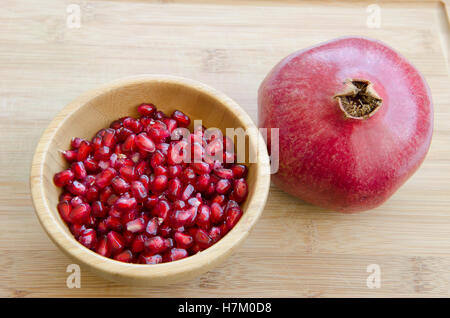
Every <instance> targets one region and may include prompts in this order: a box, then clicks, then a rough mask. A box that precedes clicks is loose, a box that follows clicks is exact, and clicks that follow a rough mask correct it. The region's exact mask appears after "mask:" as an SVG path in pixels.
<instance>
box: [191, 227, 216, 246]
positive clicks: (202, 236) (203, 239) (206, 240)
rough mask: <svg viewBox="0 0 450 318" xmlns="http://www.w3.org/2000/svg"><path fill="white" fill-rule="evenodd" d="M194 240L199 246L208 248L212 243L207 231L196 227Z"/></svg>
mask: <svg viewBox="0 0 450 318" xmlns="http://www.w3.org/2000/svg"><path fill="white" fill-rule="evenodd" d="M194 240H195V242H196V243H197V244H198V245H199V246H200V247H201V248H208V247H209V246H210V245H211V244H212V239H211V238H210V237H209V235H208V233H207V232H206V231H205V230H202V229H197V230H196V231H195V235H194Z"/></svg>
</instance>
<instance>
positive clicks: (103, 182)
mask: <svg viewBox="0 0 450 318" xmlns="http://www.w3.org/2000/svg"><path fill="white" fill-rule="evenodd" d="M116 174H117V172H116V170H114V169H113V168H107V169H105V170H103V171H102V172H100V173H99V174H98V175H97V176H96V177H95V185H96V186H97V187H98V188H99V189H103V188H104V187H106V186H109V185H110V184H111V181H112V179H114V177H115V176H116Z"/></svg>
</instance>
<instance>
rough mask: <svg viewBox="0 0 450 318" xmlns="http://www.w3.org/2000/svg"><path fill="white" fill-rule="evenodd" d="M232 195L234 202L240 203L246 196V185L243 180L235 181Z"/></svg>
mask: <svg viewBox="0 0 450 318" xmlns="http://www.w3.org/2000/svg"><path fill="white" fill-rule="evenodd" d="M233 193H234V195H233V197H234V200H235V201H236V202H242V201H244V200H245V198H246V197H247V194H248V185H247V182H245V180H244V179H243V178H241V179H238V180H236V182H235V184H234V191H233Z"/></svg>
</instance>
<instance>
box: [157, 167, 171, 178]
mask: <svg viewBox="0 0 450 318" xmlns="http://www.w3.org/2000/svg"><path fill="white" fill-rule="evenodd" d="M153 172H154V173H155V176H161V175H165V176H167V175H168V174H169V169H167V168H166V167H164V166H156V167H155V168H154V169H153Z"/></svg>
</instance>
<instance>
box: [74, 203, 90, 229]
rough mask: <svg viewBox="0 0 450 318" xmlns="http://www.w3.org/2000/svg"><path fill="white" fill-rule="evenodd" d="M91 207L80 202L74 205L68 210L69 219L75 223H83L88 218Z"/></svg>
mask: <svg viewBox="0 0 450 318" xmlns="http://www.w3.org/2000/svg"><path fill="white" fill-rule="evenodd" d="M90 214H91V207H90V206H89V204H86V203H81V204H79V205H77V206H76V207H74V208H73V209H72V211H71V212H70V216H69V218H70V220H71V221H72V222H73V223H76V224H85V223H86V222H87V221H88V220H89V216H90Z"/></svg>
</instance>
